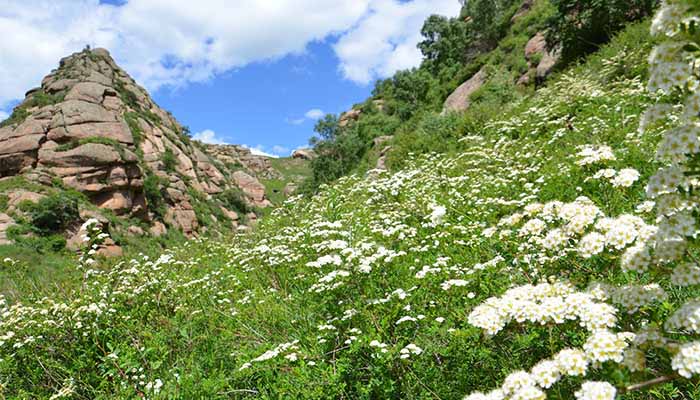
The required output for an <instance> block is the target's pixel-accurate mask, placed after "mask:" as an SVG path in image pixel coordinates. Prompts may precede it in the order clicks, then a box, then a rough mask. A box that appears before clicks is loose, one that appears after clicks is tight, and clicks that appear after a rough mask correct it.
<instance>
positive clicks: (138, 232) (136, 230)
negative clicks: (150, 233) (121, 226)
mask: <svg viewBox="0 0 700 400" xmlns="http://www.w3.org/2000/svg"><path fill="white" fill-rule="evenodd" d="M127 232H129V234H130V235H134V236H143V235H145V234H146V232H144V231H143V229H141V227H140V226H136V225H131V226H129V229H127Z"/></svg>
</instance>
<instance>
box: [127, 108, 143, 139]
mask: <svg viewBox="0 0 700 400" xmlns="http://www.w3.org/2000/svg"><path fill="white" fill-rule="evenodd" d="M124 120H126V124H127V125H129V130H131V136H133V138H134V145H135V146H136V147H138V146H139V144H140V143H141V141H143V130H142V129H141V126H140V125H139V115H138V114H137V113H135V112H133V111H129V112H126V113H124Z"/></svg>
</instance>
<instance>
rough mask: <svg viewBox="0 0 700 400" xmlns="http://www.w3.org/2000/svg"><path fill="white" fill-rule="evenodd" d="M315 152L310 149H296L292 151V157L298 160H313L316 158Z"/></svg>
mask: <svg viewBox="0 0 700 400" xmlns="http://www.w3.org/2000/svg"><path fill="white" fill-rule="evenodd" d="M316 157H317V155H316V153H315V152H314V151H313V150H311V149H296V150H294V151H293V152H292V158H296V159H300V160H309V161H311V160H313V159H314V158H316Z"/></svg>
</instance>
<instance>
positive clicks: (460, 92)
mask: <svg viewBox="0 0 700 400" xmlns="http://www.w3.org/2000/svg"><path fill="white" fill-rule="evenodd" d="M486 78H487V74H486V71H485V70H484V69H483V68H482V69H480V70H479V72H477V73H476V74H474V76H472V77H471V78H469V80H467V81H466V82H464V83H463V84H461V85H459V87H458V88H457V89H455V91H454V92H452V94H450V96H449V97H448V98H447V100H445V104H444V106H443V114H445V113H447V112H451V111H454V112H460V111H464V110H466V109H468V108H469V105H470V104H471V102H470V100H469V97H470V96H471V95H472V94H473V93H474V92H476V91H477V90H479V89H480V88H481V87H482V86H483V85H484V83H486Z"/></svg>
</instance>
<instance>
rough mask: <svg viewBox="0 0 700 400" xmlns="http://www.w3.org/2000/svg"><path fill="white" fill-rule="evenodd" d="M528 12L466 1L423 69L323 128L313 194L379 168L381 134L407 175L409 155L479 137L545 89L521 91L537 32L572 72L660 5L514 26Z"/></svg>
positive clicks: (590, 9) (569, 3)
mask: <svg viewBox="0 0 700 400" xmlns="http://www.w3.org/2000/svg"><path fill="white" fill-rule="evenodd" d="M526 3H528V2H526ZM522 4H523V2H521V1H516V0H496V1H493V0H480V1H476V0H475V1H469V2H465V5H464V6H463V8H462V12H461V14H460V15H459V16H458V17H455V18H446V17H443V16H437V15H434V16H431V17H429V18H428V19H427V20H426V22H425V24H424V26H423V28H422V30H421V33H422V35H423V37H424V40H423V41H422V42H420V43H419V45H418V47H419V48H420V50H421V52H422V53H423V56H424V60H423V63H422V64H421V65H420V67H418V68H415V69H412V70H406V71H400V72H398V73H396V74H395V75H394V76H393V77H391V78H389V79H385V80H380V81H378V82H376V84H375V87H374V90H373V92H372V97H371V98H370V99H368V100H367V101H366V102H364V103H362V104H358V105H356V106H355V107H354V108H355V109H357V110H360V111H361V114H360V116H359V119H358V120H357V121H356V122H355V123H350V124H347V125H345V126H340V125H338V121H339V118H338V117H337V116H334V115H329V116H326V118H325V119H323V120H321V121H319V122H318V124H317V126H316V132H317V133H318V136H317V137H316V138H314V140H313V141H312V142H311V144H312V145H314V147H315V149H316V152H317V153H318V154H319V155H320V157H319V158H318V159H316V160H314V162H313V163H312V167H313V168H312V172H313V174H312V177H311V179H309V181H308V182H307V185H306V187H305V189H306V191H307V192H314V191H315V190H317V189H318V187H319V186H320V185H321V184H324V183H329V182H332V181H334V180H335V179H338V178H339V177H341V176H344V175H346V174H349V173H352V172H364V171H367V170H369V169H372V168H374V163H375V161H376V150H379V149H373V140H374V139H375V138H377V137H380V136H386V135H391V136H393V141H392V142H393V143H390V144H391V145H392V146H393V149H392V152H391V153H390V155H389V167H390V168H393V169H397V168H400V167H402V166H403V160H406V159H408V157H407V156H408V154H409V153H416V154H423V153H426V152H431V151H432V152H439V153H445V152H449V151H451V150H453V149H454V148H455V143H456V142H457V140H458V139H459V138H460V137H462V136H464V135H469V134H478V133H479V131H480V129H481V126H482V125H483V124H484V123H487V122H488V118H489V117H490V116H492V115H494V114H498V112H500V111H501V110H502V109H503V108H504V107H506V108H507V107H509V106H510V105H511V104H514V103H515V102H516V101H517V100H518V99H520V98H521V97H522V96H524V95H528V94H529V93H530V92H531V90H532V86H533V85H535V84H538V83H540V82H537V81H536V80H535V79H531V80H530V81H531V83H530V84H526V85H517V84H516V82H517V81H518V79H519V78H520V77H521V76H523V75H524V74H527V73H528V68H529V67H528V60H526V58H525V54H524V48H525V44H526V43H527V42H528V40H529V39H530V38H532V37H533V36H534V35H535V34H536V33H538V32H546V36H547V42H548V45H549V47H550V49H555V48H561V49H562V50H561V51H562V53H563V58H562V60H561V61H560V67H561V68H563V67H565V66H567V65H569V64H571V63H573V62H575V61H576V60H578V59H580V58H581V57H584V56H585V55H587V54H590V53H591V52H593V51H595V50H597V49H598V46H600V45H601V44H603V43H606V42H607V41H608V40H609V39H610V37H611V36H612V35H613V34H614V33H615V32H617V31H618V30H619V29H621V28H622V27H623V26H624V25H625V23H629V22H631V21H636V20H639V19H641V18H644V17H646V16H648V15H650V13H651V12H652V11H653V9H654V7H655V6H656V5H657V4H658V1H656V0H634V1H632V2H630V1H626V0H625V1H590V0H554V1H547V0H541V1H533V2H529V4H530V7H531V8H530V9H529V11H527V12H526V13H524V14H520V15H518V17H517V18H516V19H514V20H513V18H514V16H515V15H516V13H518V12H519V11H522V9H521V8H520V7H521V5H522ZM533 61H536V60H533ZM482 68H483V69H484V70H485V71H486V72H487V74H488V76H489V78H488V82H487V83H486V84H485V85H484V86H483V87H482V88H481V89H480V90H479V91H478V92H477V93H474V94H473V95H472V96H471V102H472V105H471V107H470V109H469V110H468V111H467V112H466V113H464V114H462V115H459V116H454V115H442V114H441V111H442V109H443V102H444V101H445V99H446V98H447V96H448V95H449V94H450V93H451V92H452V91H453V90H454V89H455V88H456V87H457V86H459V85H460V84H461V83H462V82H464V81H466V80H467V79H468V78H469V77H471V76H472V75H474V74H475V73H476V72H477V71H479V70H480V69H482ZM373 150H375V151H373Z"/></svg>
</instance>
